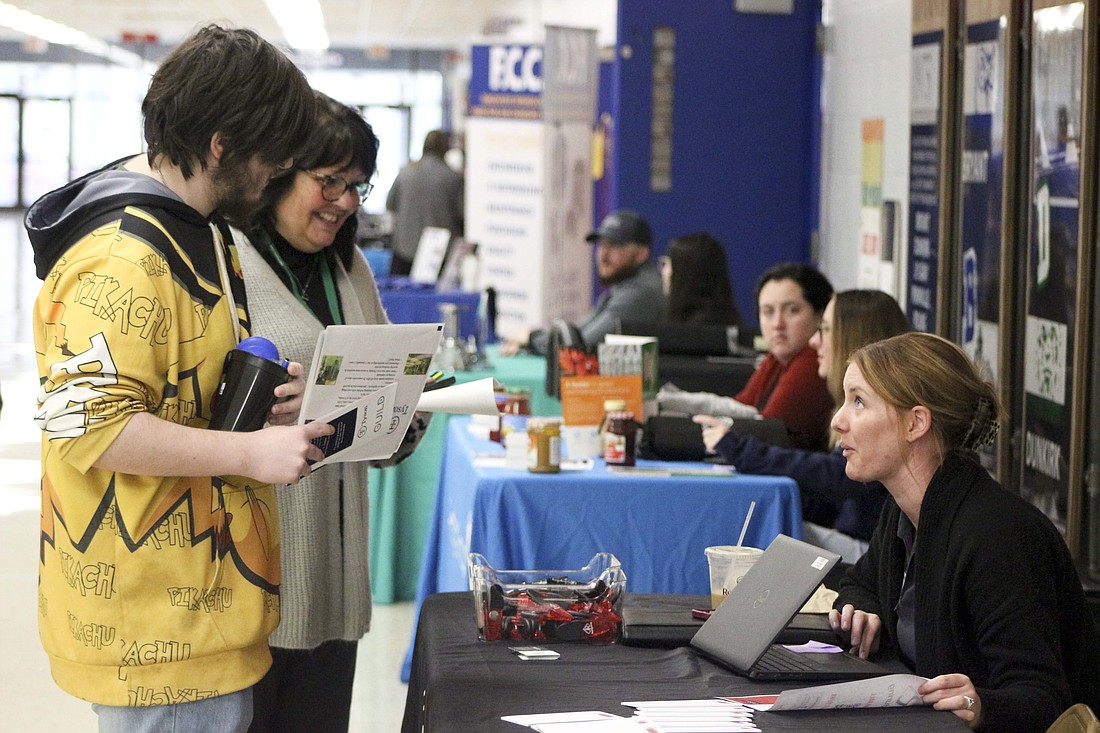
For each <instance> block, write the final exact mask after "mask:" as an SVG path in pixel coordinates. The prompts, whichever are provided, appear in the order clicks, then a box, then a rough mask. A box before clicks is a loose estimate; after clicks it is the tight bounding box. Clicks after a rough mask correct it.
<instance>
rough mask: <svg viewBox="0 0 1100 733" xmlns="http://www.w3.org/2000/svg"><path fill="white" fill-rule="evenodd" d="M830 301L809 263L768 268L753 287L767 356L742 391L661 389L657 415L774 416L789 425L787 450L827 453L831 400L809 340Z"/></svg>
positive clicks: (824, 284) (826, 287)
mask: <svg viewBox="0 0 1100 733" xmlns="http://www.w3.org/2000/svg"><path fill="white" fill-rule="evenodd" d="M832 297H833V286H832V285H830V284H829V281H828V280H827V279H826V278H825V276H824V275H822V274H821V273H820V272H818V271H817V270H815V269H814V268H812V267H810V266H809V265H807V264H803V263H801V262H784V263H782V264H778V265H775V266H773V267H771V268H769V269H768V270H767V271H766V272H764V274H763V275H761V276H760V279H759V280H758V281H757V283H756V303H757V308H758V314H759V318H760V331H761V333H762V334H763V336H764V340H765V341H766V342H767V344H768V353H767V355H766V356H765V357H764V360H763V361H762V362H761V363H760V364H759V366H757V367H756V370H755V371H754V372H753V373H752V376H751V377H749V381H748V382H747V383H746V384H745V386H744V388H743V389H742V390H741V391H740V392H738V393H737V394H736V395H734V397H733V399H730V398H728V397H720V396H718V395H713V394H708V393H705V392H695V393H692V392H683V391H680V390H679V389H677V388H676V387H675V386H674V385H664V386H663V387H662V388H661V391H660V392H659V393H658V394H657V400H658V404H659V405H660V409H661V411H662V412H683V413H689V414H691V415H699V414H703V415H728V416H733V417H742V416H746V415H755V414H760V415H763V416H764V417H774V418H778V419H780V420H782V421H783V424H784V425H786V426H787V434H788V436H789V438H790V443H791V447H793V448H803V449H806V450H825V449H826V447H827V444H828V439H827V438H828V429H829V418H831V417H832V412H833V399H832V397H831V396H830V395H829V388H828V387H827V386H826V385H825V380H824V379H822V378H821V377H820V376H818V373H817V353H816V352H815V351H814V350H813V349H812V348H810V338H811V337H812V336H813V335H814V333H816V332H817V328H818V326H819V325H820V324H821V316H822V314H824V312H825V306H827V305H828V304H829V300H830V298H832Z"/></svg>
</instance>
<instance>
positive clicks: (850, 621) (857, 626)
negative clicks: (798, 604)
mask: <svg viewBox="0 0 1100 733" xmlns="http://www.w3.org/2000/svg"><path fill="white" fill-rule="evenodd" d="M829 626H831V627H832V629H833V632H834V633H836V634H840V636H841V637H844V636H845V635H847V636H848V637H849V639H850V643H851V645H852V648H851V649H850V650H849V651H851V653H852V654H858V655H859V656H861V657H863V658H864V659H866V658H867V657H869V656H870V655H872V654H874V653H875V652H877V651H878V647H879V641H880V637H879V631H880V630H881V629H882V619H880V618H879V617H878V614H874V613H867V612H866V611H857V610H856V609H855V607H854V606H852V604H851V603H848V604H845V606H844V608H843V610H840V611H838V610H836V609H835V608H834V609H832V610H831V611H829Z"/></svg>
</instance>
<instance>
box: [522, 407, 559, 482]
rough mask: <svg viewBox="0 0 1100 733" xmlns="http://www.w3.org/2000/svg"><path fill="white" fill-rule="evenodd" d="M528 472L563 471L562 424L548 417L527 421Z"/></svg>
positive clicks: (533, 418)
mask: <svg viewBox="0 0 1100 733" xmlns="http://www.w3.org/2000/svg"><path fill="white" fill-rule="evenodd" d="M527 441H528V443H527V446H528V447H527V470H528V471H530V472H531V473H558V472H559V471H561V422H560V421H559V420H555V419H551V418H546V417H532V418H530V419H528V421H527Z"/></svg>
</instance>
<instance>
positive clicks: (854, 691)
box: [725, 674, 928, 712]
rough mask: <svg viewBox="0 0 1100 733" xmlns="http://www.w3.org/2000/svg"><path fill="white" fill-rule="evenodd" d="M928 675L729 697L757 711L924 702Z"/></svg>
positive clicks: (909, 704) (837, 708)
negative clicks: (922, 688)
mask: <svg viewBox="0 0 1100 733" xmlns="http://www.w3.org/2000/svg"><path fill="white" fill-rule="evenodd" d="M927 681H928V678H927V677H920V676H918V675H913V674H889V675H885V676H883V677H872V678H870V679H863V680H853V681H852V682H838V683H836V684H832V685H818V686H816V687H806V688H803V689H800V690H784V691H783V692H781V693H779V695H755V696H752V697H728V698H725V699H727V700H731V701H733V702H740V703H743V704H744V705H746V706H748V707H751V708H753V709H754V710H771V711H772V712H775V711H776V710H839V709H842V708H894V707H908V706H912V705H924V701H923V700H921V696H920V695H919V694H918V693H917V688H918V687H920V686H921V685H923V684H924V683H925V682H927Z"/></svg>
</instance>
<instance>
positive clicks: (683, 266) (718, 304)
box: [657, 232, 744, 327]
mask: <svg viewBox="0 0 1100 733" xmlns="http://www.w3.org/2000/svg"><path fill="white" fill-rule="evenodd" d="M657 261H658V265H659V266H660V268H661V280H662V282H663V283H664V291H665V321H666V322H667V323H699V324H717V325H720V326H738V327H741V326H743V325H744V323H743V322H742V321H741V313H740V312H738V310H737V304H736V303H734V301H733V289H732V288H731V287H730V277H729V273H728V272H727V271H726V251H725V248H724V247H723V246H722V243H721V242H719V241H718V240H717V239H715V238H714V237H712V236H711V235H709V234H707V233H706V232H698V233H695V234H686V235H684V236H682V237H677V238H676V239H674V240H672V242H671V243H670V244H669V245H668V249H667V250H665V253H664V255H662V256H661V257H659V258H658V260H657Z"/></svg>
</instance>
